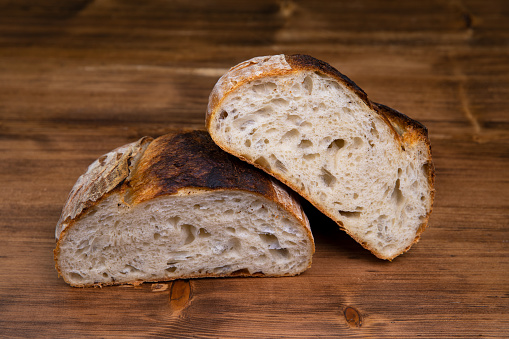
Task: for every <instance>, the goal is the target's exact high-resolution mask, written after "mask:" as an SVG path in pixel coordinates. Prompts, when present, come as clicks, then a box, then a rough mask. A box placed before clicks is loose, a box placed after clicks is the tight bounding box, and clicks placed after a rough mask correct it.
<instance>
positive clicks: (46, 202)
mask: <svg viewBox="0 0 509 339" xmlns="http://www.w3.org/2000/svg"><path fill="white" fill-rule="evenodd" d="M508 19H509V6H508V4H507V2H506V1H502V0H499V1H480V0H471V1H467V0H465V1H449V2H424V3H423V2H420V1H407V2H400V1H384V2H378V1H372V0H366V1H361V2H348V1H338V2H329V1H320V2H303V1H268V0H267V1H259V2H248V3H243V4H239V3H237V2H230V1H219V2H214V4H208V3H206V2H200V3H184V2H171V1H170V2H169V1H159V0H153V1H150V2H147V3H144V4H139V3H135V2H125V1H115V0H97V1H86V0H74V1H66V2H60V1H46V2H44V4H43V3H41V4H34V3H32V2H29V1H16V2H11V1H0V154H1V155H2V158H1V159H2V161H0V187H1V188H2V189H1V190H0V239H3V240H4V243H3V245H2V246H0V267H1V268H2V269H1V270H0V336H2V337H87V336H88V337H90V336H93V337H151V336H152V337H155V336H157V337H161V336H168V337H200V338H207V337H222V338H233V337H253V338H254V337H256V338H259V337H264V338H271V337H285V336H286V337H292V338H298V337H306V338H309V337H315V336H318V337H336V336H340V337H382V338H394V337H417V336H424V337H461V338H465V337H478V336H484V337H505V336H507V333H509V284H508V281H509V222H508V220H509V193H508V192H509V181H508V173H509V172H508V170H507V168H509V128H508V123H509V121H508V119H509V115H508V114H507V112H506V111H507V109H506V108H507V107H508V104H509V99H508V98H509V95H508V92H507V91H508V88H509V62H508V61H509V46H508V45H507V39H508V38H509V27H508V25H509V20H508ZM276 53H288V54H290V53H307V54H311V55H313V56H315V57H318V58H321V59H323V60H326V61H328V62H330V63H331V64H332V65H333V66H335V67H337V68H338V69H339V70H340V71H342V72H343V73H345V74H346V75H348V76H349V77H351V78H352V79H353V80H354V81H356V82H357V83H358V84H359V85H360V86H361V87H362V88H363V89H364V90H365V91H366V92H367V93H368V95H369V96H370V97H371V98H372V99H373V100H375V101H378V102H382V103H384V104H388V105H390V106H393V107H394V108H396V109H399V110H401V111H402V112H404V113H406V114H408V115H410V116H411V117H413V118H416V119H417V120H420V121H421V122H423V123H424V124H425V125H426V126H427V127H428V128H429V134H430V137H431V142H432V147H433V156H434V159H435V165H436V169H437V179H436V180H437V181H436V188H437V196H436V202H435V206H434V211H433V214H432V216H431V220H430V227H429V229H428V230H427V231H426V232H425V233H424V234H423V237H422V240H421V241H420V242H419V243H418V244H416V245H415V246H414V247H413V248H412V249H411V250H410V251H409V252H408V253H406V254H404V255H402V256H401V257H398V258H397V259H395V260H394V261H393V262H385V261H380V260H378V259H376V258H375V257H374V256H372V255H371V254H370V253H368V252H367V251H365V250H364V249H362V248H361V247H360V246H359V245H358V244H357V243H355V242H354V241H353V240H352V239H350V238H349V237H348V236H347V235H346V234H344V233H343V232H341V231H340V230H339V229H338V227H337V226H336V225H335V224H334V223H332V222H331V221H330V220H328V219H327V218H325V217H324V216H323V215H321V214H320V213H319V212H317V211H316V210H315V209H313V208H312V207H310V206H309V205H307V204H306V205H305V206H306V207H305V209H306V213H307V214H308V216H309V218H310V220H311V223H312V230H313V234H314V236H315V239H316V254H315V256H314V259H313V266H312V267H311V269H309V270H308V271H306V272H305V273H304V274H303V275H301V276H299V277H293V278H280V279H273V278H263V279H262V278H259V279H258V278H257V279H254V278H253V279H242V278H232V279H200V280H191V281H178V282H167V283H161V284H158V285H152V284H143V285H141V286H139V287H132V286H127V287H108V288H102V289H99V288H89V289H76V288H71V287H69V286H67V285H66V284H65V283H64V282H63V280H62V279H59V278H58V277H57V274H56V271H55V269H54V262H53V257H52V250H53V248H54V245H55V243H54V226H55V224H56V222H57V220H58V218H59V214H60V210H61V208H62V205H63V203H64V201H65V199H66V197H67V194H68V192H69V190H70V188H71V187H72V185H73V184H74V182H75V180H76V179H77V177H78V176H79V175H80V174H81V173H82V172H83V171H84V170H85V169H86V167H87V166H88V165H89V164H90V162H91V161H93V160H94V159H96V158H97V157H98V156H100V155H102V154H103V153H105V152H107V151H109V150H111V149H113V148H115V147H117V146H120V145H122V144H125V143H127V142H130V141H134V140H137V139H138V138H139V137H141V136H143V135H151V136H158V135H162V134H164V133H166V132H169V131H171V130H174V129H180V128H203V126H204V112H205V109H206V105H207V100H208V94H209V93H210V90H211V89H212V87H213V85H214V83H215V82H216V81H217V79H218V78H219V77H220V76H221V74H223V72H225V71H226V70H227V69H228V68H229V67H231V66H233V65H235V64H236V63H238V62H240V61H243V60H246V59H248V58H251V57H253V56H257V55H265V54H276Z"/></svg>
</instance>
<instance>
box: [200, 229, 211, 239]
mask: <svg viewBox="0 0 509 339" xmlns="http://www.w3.org/2000/svg"><path fill="white" fill-rule="evenodd" d="M208 237H210V233H209V232H207V230H206V229H204V228H200V229H199V230H198V238H208Z"/></svg>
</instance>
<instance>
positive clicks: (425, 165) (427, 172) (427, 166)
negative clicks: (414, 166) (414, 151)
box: [421, 162, 430, 176]
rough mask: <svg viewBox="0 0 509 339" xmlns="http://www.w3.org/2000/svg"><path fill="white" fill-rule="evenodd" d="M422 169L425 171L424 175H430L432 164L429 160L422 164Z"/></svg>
mask: <svg viewBox="0 0 509 339" xmlns="http://www.w3.org/2000/svg"><path fill="white" fill-rule="evenodd" d="M421 169H422V172H423V173H424V175H425V176H428V175H429V172H430V164H429V162H426V163H424V164H423V165H422V167H421Z"/></svg>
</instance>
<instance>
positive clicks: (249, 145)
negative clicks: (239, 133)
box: [244, 139, 251, 147]
mask: <svg viewBox="0 0 509 339" xmlns="http://www.w3.org/2000/svg"><path fill="white" fill-rule="evenodd" d="M244 145H246V147H251V140H249V139H247V140H246V141H244Z"/></svg>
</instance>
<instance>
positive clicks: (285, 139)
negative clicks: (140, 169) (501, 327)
mask: <svg viewBox="0 0 509 339" xmlns="http://www.w3.org/2000/svg"><path fill="white" fill-rule="evenodd" d="M207 128H208V130H209V133H210V134H211V136H212V139H213V140H214V141H215V142H216V143H217V144H218V145H219V146H220V147H221V148H222V149H224V150H225V151H227V152H229V153H231V154H233V155H235V156H237V157H239V158H240V159H242V160H245V161H247V162H249V163H251V164H253V165H255V166H257V167H259V168H261V169H263V170H265V171H266V172H267V173H269V174H271V175H273V176H274V177H276V178H277V179H279V180H281V181H282V182H283V183H285V184H287V185H288V186H290V187H291V188H292V189H294V190H295V191H296V192H298V193H299V194H301V195H302V196H303V197H305V198H306V199H308V200H309V201H310V202H311V203H312V204H313V205H315V206H316V207H317V208H318V209H319V210H321V211H322V212H323V213H325V214H326V215H328V216H329V217H330V218H332V219H333V220H334V221H336V222H337V223H338V224H339V225H340V227H341V228H343V229H344V230H345V231H346V232H347V233H349V234H350V235H351V236H352V237H353V238H354V239H356V240H357V241H358V242H359V243H361V244H362V245H363V246H364V247H365V248H367V249H369V250H371V251H372V252H373V253H374V254H375V255H376V256H377V257H379V258H383V259H389V260H390V259H393V258H394V257H396V256H397V255H399V254H401V253H403V252H404V251H406V250H408V249H409V248H410V246H411V245H412V244H413V243H415V242H416V241H417V240H418V239H419V236H420V234H421V233H422V231H423V230H424V228H425V227H426V225H427V222H428V218H429V215H430V213H431V208H432V202H433V196H434V188H433V187H434V167H433V163H432V160H431V149H430V143H429V140H428V137H427V130H426V128H425V127H424V126H423V125H421V124H420V123H418V122H416V121H414V120H412V119H410V118H408V117H407V116H405V115H403V114H401V113H399V112H397V111H395V110H393V109H391V108H389V107H386V106H384V105H380V104H376V103H374V102H371V101H370V100H369V99H368V98H367V95H366V94H365V93H364V92H363V91H362V90H361V89H360V88H359V87H358V86H357V85H356V84H355V83H354V82H352V81H351V80H350V79H348V78H347V77H346V76H344V75H343V74H341V73H340V72H338V71H337V70H336V69H334V68H333V67H331V66H330V65H329V64H327V63H325V62H322V61H319V60H317V59H314V58H312V57H310V56H305V55H294V56H287V55H275V56H265V57H257V58H254V59H251V60H248V61H245V62H243V63H241V64H239V65H237V66H235V67H233V68H232V69H230V70H229V71H228V72H227V73H226V74H225V75H224V76H223V77H221V79H220V80H219V81H218V82H217V84H216V85H215V87H214V89H213V91H212V93H211V94H210V98H209V105H208V109H207Z"/></svg>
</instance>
